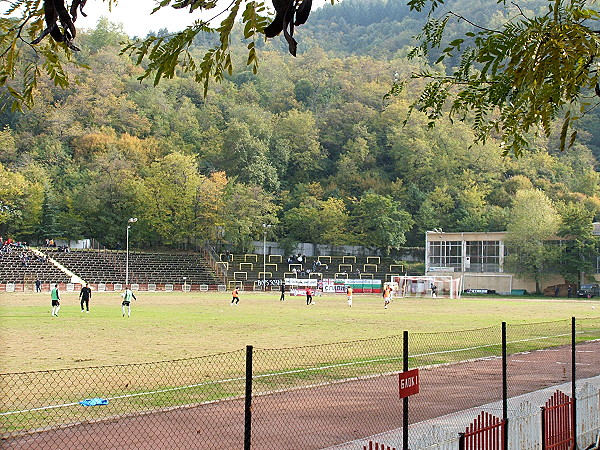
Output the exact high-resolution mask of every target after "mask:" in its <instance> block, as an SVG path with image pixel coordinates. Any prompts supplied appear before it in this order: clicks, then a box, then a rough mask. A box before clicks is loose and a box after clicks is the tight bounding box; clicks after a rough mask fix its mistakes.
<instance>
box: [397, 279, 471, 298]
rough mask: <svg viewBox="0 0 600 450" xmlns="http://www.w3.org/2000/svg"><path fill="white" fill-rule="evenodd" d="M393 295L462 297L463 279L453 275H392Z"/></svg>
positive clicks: (398, 296)
mask: <svg viewBox="0 0 600 450" xmlns="http://www.w3.org/2000/svg"><path fill="white" fill-rule="evenodd" d="M392 283H393V285H392V289H393V295H394V297H397V298H402V297H429V298H435V297H446V298H460V293H461V279H460V278H452V277H451V276H396V277H392Z"/></svg>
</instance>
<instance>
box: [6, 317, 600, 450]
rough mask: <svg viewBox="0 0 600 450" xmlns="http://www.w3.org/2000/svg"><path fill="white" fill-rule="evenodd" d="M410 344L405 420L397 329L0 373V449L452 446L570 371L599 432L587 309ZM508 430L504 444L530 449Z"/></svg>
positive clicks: (599, 377) (596, 349)
mask: <svg viewBox="0 0 600 450" xmlns="http://www.w3.org/2000/svg"><path fill="white" fill-rule="evenodd" d="M503 331H504V336H505V342H506V355H507V356H506V357H505V358H503V345H502V342H503V339H502V337H503ZM573 338H574V339H573ZM573 340H574V341H576V342H577V345H576V346H573ZM408 341H409V342H408V348H409V357H408V360H407V363H408V366H409V367H410V368H411V369H412V368H419V371H420V372H419V373H420V392H419V393H418V394H416V395H413V396H411V397H410V398H409V401H408V405H409V408H408V415H407V416H404V415H403V400H402V399H400V398H399V393H398V390H399V388H398V373H399V372H402V368H403V365H404V363H405V361H404V360H403V346H404V343H405V337H403V336H392V337H387V338H382V339H372V340H363V341H352V342H341V343H335V344H326V345H317V346H310V347H300V348H285V349H277V350H268V349H252V348H251V347H248V348H247V349H246V350H240V351H236V352H231V353H223V354H218V355H212V356H207V357H202V358H192V359H184V360H176V361H165V362H158V363H149V364H132V365H122V366H110V367H93V368H82V369H67V370H56V371H41V372H26V373H11V374H2V375H0V383H1V385H0V388H1V390H2V401H1V405H0V408H1V412H0V420H1V424H0V425H1V435H2V448H31V449H47V448H82V449H83V448H86V449H87V448H136V449H139V448H142V449H143V448H148V449H155V448H182V449H184V448H190V449H198V448H200V449H240V448H253V449H318V448H334V447H335V448H339V449H362V448H363V445H366V444H367V442H368V440H370V439H372V440H377V439H378V440H379V441H381V442H384V443H385V444H386V445H392V446H394V447H396V448H398V449H400V448H403V446H402V444H403V439H404V431H406V432H407V434H406V435H407V436H408V437H409V442H410V445H409V446H408V448H411V449H417V448H429V449H434V448H435V449H438V448H439V449H442V448H458V446H455V441H456V442H458V441H457V438H458V433H459V432H460V431H464V429H465V427H466V426H467V425H468V424H469V423H470V421H471V420H472V419H473V418H474V417H475V416H477V415H478V414H479V413H480V412H481V411H482V410H485V411H487V412H489V413H491V414H495V415H496V416H499V417H502V415H503V413H507V414H508V416H507V417H516V416H518V415H519V414H521V415H522V414H523V412H522V408H523V407H522V404H523V402H528V403H529V404H532V405H535V407H536V408H538V409H539V406H541V405H543V403H544V402H545V401H546V400H547V397H548V395H546V391H547V390H548V388H550V387H551V388H552V389H554V390H556V389H557V388H561V389H562V390H563V391H564V392H565V393H566V394H568V395H570V394H571V392H572V384H571V382H572V380H573V375H574V374H573V370H574V369H575V375H576V378H577V380H578V381H577V386H578V388H580V389H582V388H583V387H584V385H585V389H586V391H585V392H586V393H585V396H587V397H590V398H591V400H590V401H587V400H586V401H585V402H584V401H583V397H584V394H583V393H581V394H578V396H581V397H582V401H581V405H582V406H581V407H582V408H584V407H585V409H586V411H582V412H581V413H580V414H579V416H578V420H579V421H580V422H581V424H580V426H579V428H580V429H578V434H580V435H582V436H583V435H585V436H586V439H593V438H594V436H597V434H598V431H599V430H600V424H599V422H600V419H598V403H599V399H598V390H599V389H600V357H599V355H600V319H599V318H596V319H581V320H577V322H576V327H575V332H574V333H573V329H572V321H571V320H564V321H556V322H547V323H537V324H528V325H508V326H502V325H498V326H491V327H487V328H481V329H475V330H467V331H458V332H448V333H412V334H410V338H409V340H408ZM573 348H576V349H577V351H576V353H575V365H573V354H572V350H573ZM504 361H505V364H503V362H504ZM503 368H505V370H503ZM503 378H505V379H504V380H503ZM590 386H591V387H590ZM504 389H505V390H506V392H503V390H504ZM582 392H583V391H582ZM503 394H506V395H503ZM594 395H595V407H594V406H593V405H594ZM503 397H508V398H509V401H508V403H507V404H503V402H502V399H503ZM587 397H586V398H587ZM589 405H592V406H589ZM594 414H595V415H594ZM404 420H406V423H408V424H409V427H408V428H407V429H406V430H405V429H403V427H402V425H403V421H404ZM509 423H510V422H509ZM509 434H510V433H509ZM513 434H514V432H513ZM510 439H512V444H511V446H510V448H515V449H519V450H521V449H525V448H528V447H524V446H523V445H524V444H523V442H522V441H519V442H518V443H517V441H516V438H515V437H513V438H510V437H509V440H510ZM443 445H446V446H443ZM532 445H533V444H532ZM531 448H534V447H531Z"/></svg>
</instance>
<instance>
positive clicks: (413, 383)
mask: <svg viewBox="0 0 600 450" xmlns="http://www.w3.org/2000/svg"><path fill="white" fill-rule="evenodd" d="M398 378H399V382H398V383H399V388H400V398H404V397H408V396H409V395H414V394H418V393H419V369H413V370H409V371H407V372H401V373H399V374H398Z"/></svg>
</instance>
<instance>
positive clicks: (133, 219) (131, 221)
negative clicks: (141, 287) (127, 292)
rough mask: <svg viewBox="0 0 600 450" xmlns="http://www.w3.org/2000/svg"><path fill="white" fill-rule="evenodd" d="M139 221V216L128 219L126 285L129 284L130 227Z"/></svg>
mask: <svg viewBox="0 0 600 450" xmlns="http://www.w3.org/2000/svg"><path fill="white" fill-rule="evenodd" d="M136 222H137V217H130V218H129V220H127V238H126V240H125V242H126V244H125V287H127V286H128V285H129V229H130V228H131V225H130V224H132V223H136Z"/></svg>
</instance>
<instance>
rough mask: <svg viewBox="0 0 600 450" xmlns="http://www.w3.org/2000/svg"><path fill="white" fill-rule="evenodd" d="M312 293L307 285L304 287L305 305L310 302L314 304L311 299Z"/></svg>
mask: <svg viewBox="0 0 600 450" xmlns="http://www.w3.org/2000/svg"><path fill="white" fill-rule="evenodd" d="M312 294H313V291H312V289H311V288H309V287H308V286H307V287H306V304H307V305H310V304H311V303H313V304H314V302H313V301H312Z"/></svg>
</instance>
